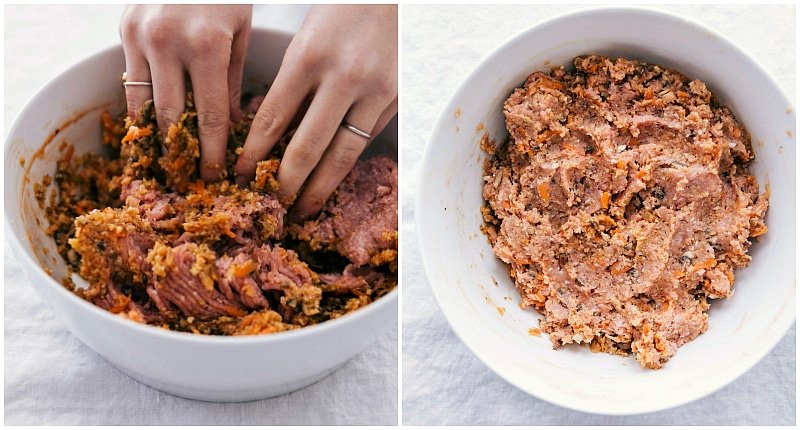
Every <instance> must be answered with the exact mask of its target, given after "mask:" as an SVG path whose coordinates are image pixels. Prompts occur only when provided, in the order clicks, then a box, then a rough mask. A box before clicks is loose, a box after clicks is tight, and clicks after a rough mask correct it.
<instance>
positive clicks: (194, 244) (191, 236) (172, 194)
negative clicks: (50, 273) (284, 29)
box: [36, 97, 397, 335]
mask: <svg viewBox="0 0 800 430" xmlns="http://www.w3.org/2000/svg"><path fill="white" fill-rule="evenodd" d="M252 110H255V109H252ZM252 118H253V115H252V113H250V114H249V115H246V117H245V119H244V120H243V121H242V122H241V123H240V124H238V125H236V126H235V127H234V128H233V130H232V131H231V135H230V138H229V142H228V155H227V163H226V169H225V170H226V171H225V172H224V173H223V174H222V180H221V181H219V182H217V183H213V184H207V183H204V182H203V181H202V180H200V179H199V176H198V171H199V169H198V162H199V155H200V152H199V141H198V138H197V135H198V134H197V114H196V112H195V110H194V107H193V104H192V100H191V97H190V98H189V99H188V100H187V106H186V111H185V113H184V114H183V116H182V118H181V120H180V121H179V123H178V124H176V125H173V126H171V127H170V128H169V130H168V131H167V132H166V133H160V132H159V130H158V127H157V124H156V121H155V116H154V109H153V105H152V103H151V102H148V103H147V104H146V105H145V106H144V107H143V109H142V120H140V121H136V122H133V123H131V122H130V121H128V123H127V124H126V123H125V120H124V119H122V118H121V117H120V118H118V119H113V118H112V117H111V116H110V115H108V114H104V115H103V140H104V143H105V144H106V145H108V151H109V154H110V156H108V155H106V156H104V155H100V154H86V155H83V156H73V154H72V150H71V149H70V148H69V147H68V146H67V147H65V153H64V157H63V159H62V160H61V161H60V162H59V164H58V168H57V172H56V174H55V176H54V177H53V178H49V177H46V178H45V181H44V183H43V184H40V185H38V187H37V194H36V195H37V197H38V198H39V200H40V203H41V204H42V206H46V213H47V217H48V219H49V221H50V226H49V233H50V234H51V235H52V236H53V237H54V239H55V240H56V243H57V245H58V247H59V252H60V253H61V255H62V256H63V257H64V258H65V260H66V261H67V263H68V266H69V267H70V268H71V269H72V270H73V271H74V272H77V273H79V274H80V275H81V276H82V277H83V278H84V279H85V280H86V281H88V283H89V287H88V288H76V287H75V285H74V284H73V283H72V282H71V281H70V279H69V278H68V279H66V280H65V283H66V285H67V286H68V288H70V289H72V290H73V291H74V292H75V293H76V294H78V295H79V296H81V297H83V298H84V299H86V300H88V301H90V302H92V303H94V304H95V305H97V306H99V307H101V308H103V309H106V310H109V311H111V312H113V313H116V314H119V315H122V316H125V317H127V318H130V319H132V320H135V321H139V322H143V323H147V324H153V325H158V326H162V327H164V328H170V329H174V330H180V331H191V332H195V333H203V334H218V335H242V334H260V333H272V332H277V331H283V330H289V329H294V328H298V327H303V326H307V325H311V324H316V323H319V322H322V321H326V320H329V319H331V318H336V317H339V316H341V315H344V314H346V313H348V312H351V311H354V310H356V309H358V308H361V307H363V306H365V305H367V304H369V303H371V302H373V301H374V300H376V299H377V298H379V297H380V296H382V295H384V294H386V293H387V292H389V291H391V290H392V289H393V288H395V286H396V285H397V264H396V261H397V163H396V162H395V161H393V160H392V159H390V158H387V157H384V156H378V157H374V158H371V159H367V160H361V161H359V162H358V163H357V164H356V166H355V167H354V168H353V170H352V171H351V172H350V174H349V175H348V176H347V177H346V178H345V180H344V181H343V182H342V184H341V185H340V186H339V188H338V189H337V191H336V193H335V194H334V195H333V196H332V197H331V199H330V200H329V201H328V202H327V203H326V205H325V207H324V209H323V210H322V212H321V213H320V214H319V215H318V216H317V217H316V218H314V219H312V220H309V221H307V222H305V223H303V224H287V221H286V219H287V217H286V213H287V207H288V205H289V202H285V201H281V200H280V199H279V197H278V194H277V190H278V187H279V184H278V182H277V180H276V179H275V174H276V173H277V170H278V167H279V165H280V159H281V157H282V155H283V151H284V150H285V148H286V145H287V144H288V140H289V138H290V136H291V133H289V134H288V135H287V136H284V138H283V139H282V140H281V141H280V142H279V144H278V145H276V149H275V150H273V152H272V154H271V155H270V157H269V158H268V159H267V160H265V161H262V162H260V163H259V164H258V168H257V173H256V177H255V179H254V180H253V181H252V182H251V183H250V185H249V186H247V187H239V186H237V185H236V184H235V182H233V181H232V180H228V178H233V177H234V176H233V166H234V165H235V161H236V156H237V154H238V153H240V152H241V147H242V146H243V144H244V141H245V138H246V135H247V132H248V130H249V128H250V123H251V122H252ZM52 182H55V189H54V191H53V192H52V193H51V194H50V196H49V201H47V202H45V200H46V199H45V193H44V191H43V190H44V189H45V188H46V187H47V186H48V185H50V184H51V183H52Z"/></svg>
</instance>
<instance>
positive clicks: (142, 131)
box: [122, 125, 153, 143]
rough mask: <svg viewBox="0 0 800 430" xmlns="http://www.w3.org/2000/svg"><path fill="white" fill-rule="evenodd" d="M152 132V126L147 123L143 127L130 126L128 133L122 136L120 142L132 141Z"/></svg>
mask: <svg viewBox="0 0 800 430" xmlns="http://www.w3.org/2000/svg"><path fill="white" fill-rule="evenodd" d="M152 134H153V130H152V128H151V127H150V126H149V125H148V126H147V127H145V128H139V127H131V128H129V129H128V133H127V134H125V137H123V138H122V143H127V142H132V141H134V140H137V139H141V138H143V137H147V136H151V135H152Z"/></svg>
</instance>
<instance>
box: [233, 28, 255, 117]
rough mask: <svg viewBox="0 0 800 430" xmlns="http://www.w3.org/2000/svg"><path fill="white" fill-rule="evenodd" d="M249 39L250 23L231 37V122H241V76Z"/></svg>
mask: <svg viewBox="0 0 800 430" xmlns="http://www.w3.org/2000/svg"><path fill="white" fill-rule="evenodd" d="M249 39H250V21H249V20H247V21H246V24H245V27H244V28H242V29H241V30H239V32H238V33H237V34H236V35H235V36H234V37H233V46H232V47H231V63H230V65H229V66H228V97H229V98H230V108H229V109H230V112H231V120H232V121H233V122H239V121H241V120H242V75H243V73H244V59H245V55H246V54H247V42H248V40H249Z"/></svg>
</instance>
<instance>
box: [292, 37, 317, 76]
mask: <svg viewBox="0 0 800 430" xmlns="http://www.w3.org/2000/svg"><path fill="white" fill-rule="evenodd" d="M321 61H322V53H321V52H320V51H319V48H318V47H317V46H316V45H315V44H312V43H307V42H305V41H302V40H301V41H299V42H297V43H293V44H292V46H291V47H290V49H289V51H288V52H287V56H286V62H287V63H290V64H294V65H296V67H297V68H299V69H300V70H309V69H314V68H316V67H317V66H318V65H319V64H320V63H321Z"/></svg>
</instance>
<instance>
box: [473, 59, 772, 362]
mask: <svg viewBox="0 0 800 430" xmlns="http://www.w3.org/2000/svg"><path fill="white" fill-rule="evenodd" d="M574 65H575V71H574V72H568V71H567V69H565V68H563V67H562V68H557V69H554V70H553V71H552V72H550V73H544V72H535V73H533V74H531V75H530V76H528V78H527V79H526V81H525V84H524V86H523V87H521V88H517V89H516V90H514V92H513V94H511V96H510V97H509V98H508V99H507V100H506V102H505V105H504V114H505V119H506V127H507V129H508V132H509V135H510V136H509V139H508V141H507V142H505V143H503V144H501V145H495V144H494V143H493V142H491V141H490V140H489V138H488V136H485V137H484V141H483V142H482V146H483V147H484V149H485V150H487V151H488V152H489V153H490V154H492V156H491V157H490V160H488V161H487V163H486V165H485V176H484V179H485V185H484V189H483V196H484V198H485V200H486V202H487V205H486V207H484V208H483V209H482V211H483V215H484V219H485V221H486V224H485V226H484V232H485V233H486V234H487V236H488V238H489V241H490V242H491V244H492V246H493V250H494V253H495V255H497V257H499V258H500V259H501V260H502V261H504V262H505V263H507V264H508V268H509V274H510V275H511V278H512V279H513V280H514V283H515V285H516V287H517V289H518V290H519V292H520V294H521V297H522V304H523V305H524V306H533V307H534V308H536V309H537V310H538V311H539V312H541V313H542V314H543V315H544V317H543V318H542V319H541V324H540V325H541V329H542V331H544V332H546V333H548V334H549V335H550V339H551V340H552V342H553V345H554V347H556V348H558V347H559V346H561V345H564V344H568V343H581V344H589V345H590V346H591V348H592V350H593V351H606V352H612V353H619V354H627V353H630V352H632V353H633V354H634V355H635V357H636V359H637V360H638V361H639V362H640V363H641V364H642V365H643V366H645V367H648V368H653V369H657V368H660V367H661V366H663V365H664V364H665V363H666V362H667V361H668V360H669V359H670V358H671V357H672V356H673V355H675V353H676V351H677V348H678V347H679V346H681V345H682V344H684V343H686V342H689V341H691V340H692V339H694V338H695V337H697V336H698V335H700V334H701V333H703V332H704V331H705V330H706V329H707V325H708V316H707V310H708V307H709V303H710V302H709V299H717V298H727V297H730V296H731V295H732V294H733V282H734V270H735V269H737V268H740V267H744V266H746V265H747V264H748V263H749V261H750V257H749V256H748V255H747V250H748V247H749V246H750V244H751V243H750V238H753V237H756V236H759V235H762V234H764V233H766V231H767V228H766V226H765V224H764V216H765V213H766V210H767V206H768V195H767V194H761V195H759V191H758V182H757V181H756V179H755V177H753V176H752V175H750V174H749V172H748V164H749V163H750V161H751V160H752V159H753V158H754V154H753V152H752V148H751V145H750V137H749V135H748V134H747V131H746V130H745V129H744V127H743V126H742V125H741V124H740V123H738V122H737V121H736V119H735V118H734V116H733V114H732V113H731V111H730V110H729V109H728V108H726V107H723V106H720V105H719V104H718V102H717V100H716V98H715V97H714V95H713V94H712V93H711V91H709V90H708V88H706V85H705V84H703V83H702V82H700V81H697V80H693V81H690V80H689V79H687V78H686V77H685V76H683V75H682V74H680V73H678V72H676V71H674V70H670V69H666V68H663V67H660V66H657V65H654V64H647V63H644V62H639V61H632V60H626V59H623V58H618V59H609V58H605V57H601V56H594V55H593V56H586V57H577V58H575V60H574Z"/></svg>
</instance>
